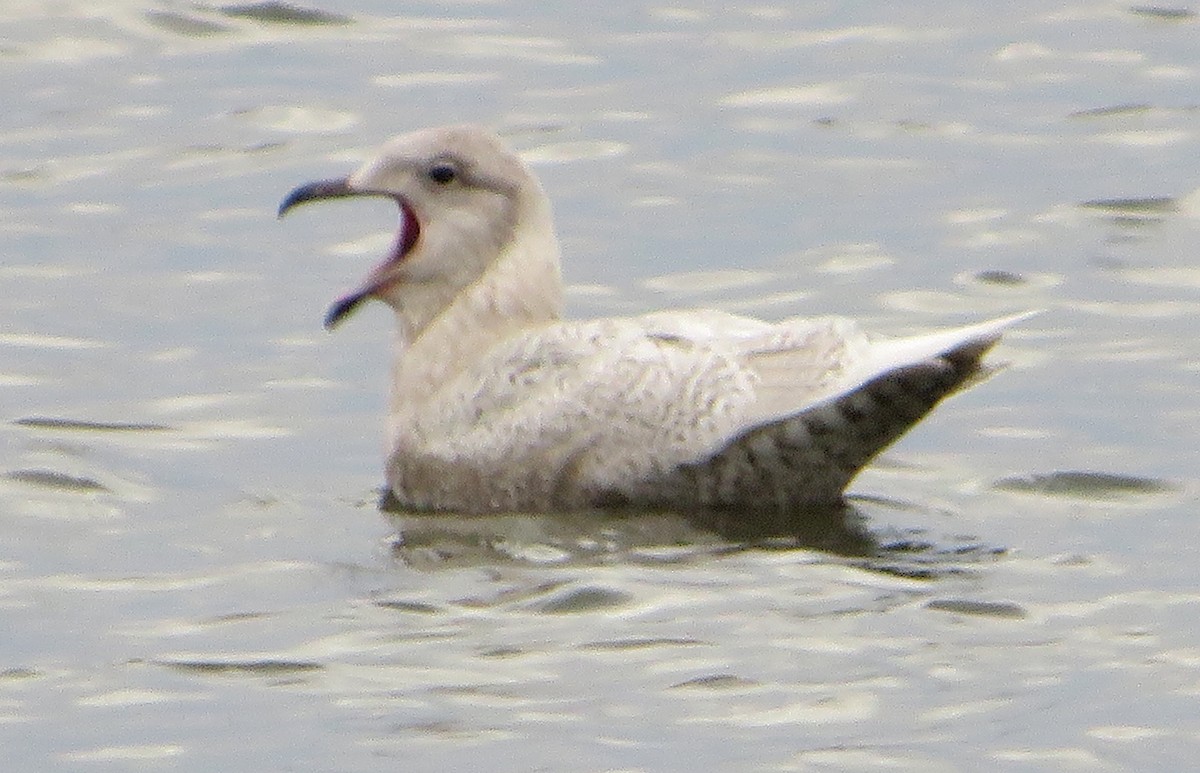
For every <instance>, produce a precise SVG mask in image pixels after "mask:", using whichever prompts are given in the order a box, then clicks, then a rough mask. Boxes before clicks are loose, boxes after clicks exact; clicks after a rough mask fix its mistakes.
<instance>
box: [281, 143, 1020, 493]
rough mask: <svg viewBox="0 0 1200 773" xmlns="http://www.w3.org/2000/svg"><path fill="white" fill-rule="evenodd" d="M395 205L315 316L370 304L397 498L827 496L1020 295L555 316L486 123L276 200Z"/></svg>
mask: <svg viewBox="0 0 1200 773" xmlns="http://www.w3.org/2000/svg"><path fill="white" fill-rule="evenodd" d="M349 197H382V198H385V199H391V200H392V201H394V202H395V203H396V205H397V209H398V213H399V215H398V220H399V222H398V226H397V230H396V236H395V239H394V241H393V242H392V245H391V248H390V249H389V250H388V252H387V253H386V255H385V256H384V258H383V260H382V261H381V262H380V263H379V264H378V265H376V266H375V267H374V268H373V269H372V270H371V271H370V272H369V273H368V274H367V276H366V278H365V280H364V281H363V282H362V283H361V284H360V285H359V286H358V287H357V289H355V290H353V291H352V292H350V293H348V294H347V295H345V296H344V297H342V298H341V299H340V300H338V301H336V302H335V303H334V304H333V305H332V306H331V307H330V309H329V312H328V314H327V316H326V318H325V325H326V327H327V328H329V329H332V328H334V327H335V326H337V325H338V324H340V323H342V322H343V321H345V320H346V319H347V318H348V317H349V316H350V315H351V314H352V313H353V312H354V311H355V310H356V309H358V308H359V307H360V306H361V305H362V304H363V303H364V302H365V301H368V300H372V299H374V300H379V301H382V302H383V303H385V304H386V305H388V306H390V307H391V309H392V310H393V311H394V313H395V318H396V340H397V345H396V352H395V360H394V365H393V369H392V374H391V375H392V378H391V395H390V400H389V407H388V410H387V420H386V436H387V437H386V442H387V448H388V449H389V451H388V456H387V462H386V477H387V485H388V488H389V489H390V493H391V495H392V496H393V497H394V499H395V503H396V504H397V505H399V506H400V507H401V508H404V509H409V510H414V511H446V512H456V513H501V512H518V513H519V512H530V513H533V512H553V511H580V510H591V509H598V510H606V509H611V508H645V509H655V510H676V511H715V510H745V511H747V512H754V511H775V512H779V511H789V510H797V511H799V510H803V509H807V508H821V507H827V506H837V505H838V504H839V503H842V502H844V496H845V489H846V487H847V485H848V484H849V483H850V481H851V480H852V479H853V478H854V477H855V475H856V474H857V473H858V472H859V471H860V470H862V469H863V468H864V467H865V466H866V465H867V464H868V463H869V462H870V461H871V460H872V459H874V458H875V457H876V456H877V455H878V454H879V453H880V452H881V451H882V450H883V449H885V448H887V447H888V446H889V445H891V444H892V443H893V442H894V441H895V440H897V439H898V438H899V437H900V436H901V435H903V434H904V433H905V432H906V431H907V430H908V429H909V428H911V427H912V426H913V425H914V424H915V423H917V422H918V421H919V420H920V419H921V418H923V417H924V416H925V415H926V414H927V413H928V412H929V411H930V410H931V409H932V408H933V407H934V406H935V405H936V404H937V403H939V402H940V401H941V400H942V399H943V398H945V397H946V396H948V395H950V394H952V393H954V392H956V391H958V390H960V389H963V388H965V387H966V386H968V385H970V384H972V383H974V382H975V381H978V380H981V378H982V376H983V375H984V374H986V373H987V372H988V371H989V368H988V367H987V366H985V365H984V363H983V358H984V355H985V354H986V353H987V352H988V350H989V349H991V348H992V346H993V345H994V344H995V343H996V342H997V340H998V339H999V338H1000V336H1001V333H1002V332H1003V331H1004V330H1005V329H1006V328H1008V327H1009V326H1011V325H1014V324H1016V323H1018V322H1021V321H1023V320H1025V319H1026V318H1028V317H1029V316H1031V314H1032V313H1036V312H1029V313H1023V314H1015V315H1012V316H1008V317H1005V318H1000V319H993V320H990V321H985V322H980V323H976V324H971V325H967V326H963V327H958V328H953V329H943V330H940V331H935V332H931V333H926V334H922V335H917V336H913V337H904V338H886V337H879V336H872V335H868V334H867V333H865V332H864V331H862V330H861V329H860V328H859V327H858V326H857V325H856V324H855V323H854V322H852V321H850V320H848V319H845V318H842V317H836V316H833V317H815V318H807V319H806V318H795V319H786V320H783V321H778V322H766V321H761V320H757V319H752V318H748V317H743V316H737V315H734V314H731V313H727V312H722V311H716V310H706V309H678V310H664V311H656V312H651V313H647V314H643V315H640V316H626V317H617V316H615V317H605V318H598V319H586V320H572V319H564V318H563V296H564V286H563V279H562V275H561V269H560V251H559V243H558V238H557V236H556V234H555V228H554V223H553V219H552V213H551V205H550V201H549V199H548V197H547V195H546V193H545V192H544V190H543V188H542V186H541V184H540V183H539V181H538V179H537V178H536V176H535V175H534V173H533V172H532V171H531V170H530V168H529V167H528V166H527V165H526V164H525V163H524V162H523V161H522V159H521V158H520V156H519V155H518V154H517V153H516V152H514V151H513V150H512V149H510V148H509V147H508V146H507V145H506V144H505V142H504V141H503V140H502V139H501V138H500V137H499V136H498V135H496V134H495V133H493V132H491V131H489V130H487V129H485V128H482V127H478V126H473V125H452V126H444V127H434V128H426V129H420V130H416V131H411V132H409V133H405V134H402V135H400V136H397V137H395V138H393V139H391V140H389V141H387V142H386V143H385V144H384V145H383V146H382V147H381V148H380V150H379V151H378V153H377V154H376V155H375V156H374V157H373V158H371V159H370V160H368V161H366V162H365V163H364V164H363V165H362V166H360V167H359V168H358V169H356V170H355V171H353V172H351V173H350V174H349V175H347V176H344V177H338V178H335V179H325V180H319V181H316V182H311V183H307V184H303V185H300V186H298V187H296V188H295V189H294V190H292V191H291V193H289V194H288V195H287V196H286V198H285V199H284V200H283V202H282V204H281V205H280V207H279V217H281V218H282V217H283V216H284V215H285V214H287V213H289V212H291V211H292V210H293V209H294V208H295V207H298V206H300V205H304V204H310V203H313V202H318V201H327V200H331V199H342V198H349Z"/></svg>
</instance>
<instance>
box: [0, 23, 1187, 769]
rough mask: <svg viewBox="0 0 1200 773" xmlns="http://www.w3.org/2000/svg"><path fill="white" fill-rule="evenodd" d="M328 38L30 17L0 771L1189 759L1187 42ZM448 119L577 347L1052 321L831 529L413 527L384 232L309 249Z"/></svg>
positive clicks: (1109, 35)
mask: <svg viewBox="0 0 1200 773" xmlns="http://www.w3.org/2000/svg"><path fill="white" fill-rule="evenodd" d="M297 8H299V7H284V6H278V5H275V6H272V5H262V4H260V5H254V4H244V5H220V4H217V5H209V4H196V3H191V2H179V3H146V2H123V1H120V0H117V1H114V2H101V3H96V2H75V1H73V0H63V1H62V2H57V3H52V4H46V3H40V2H39V3H20V2H10V3H8V4H6V6H5V8H4V9H3V10H2V11H0V30H2V33H0V41H3V42H2V43H0V84H3V85H0V94H3V105H4V107H5V109H4V110H3V111H0V244H2V245H3V259H2V261H0V288H3V291H2V292H0V358H2V359H0V409H2V410H0V419H3V424H0V444H2V445H0V449H2V453H3V457H2V458H0V531H2V533H3V537H2V541H0V749H2V750H3V752H2V753H0V755H2V757H3V759H4V764H3V767H4V769H5V770H12V771H125V770H178V771H218V770H219V771H226V772H231V771H248V772H249V771H254V772H255V773H258V772H259V771H269V770H270V771H274V770H279V771H289V770H291V771H381V770H486V771H528V770H546V771H603V770H621V771H634V770H638V771H694V770H803V771H809V770H813V771H816V770H820V771H825V770H847V771H863V770H912V771H939V770H979V769H991V770H1019V771H1026V770H1103V771H1113V770H1179V769H1182V768H1186V767H1189V766H1194V764H1195V762H1194V760H1195V759H1196V756H1197V754H1200V645H1198V644H1197V642H1198V641H1200V623H1198V622H1197V620H1198V618H1200V577H1198V570H1197V568H1196V567H1197V565H1198V564H1200V561H1198V559H1200V555H1198V549H1197V539H1196V533H1197V528H1196V515H1197V512H1196V510H1197V508H1196V500H1197V491H1198V490H1200V485H1198V482H1197V481H1198V478H1197V472H1196V470H1197V462H1200V454H1198V453H1197V445H1198V444H1197V429H1196V427H1197V423H1198V422H1200V410H1198V408H1197V398H1196V395H1197V391H1198V389H1200V344H1198V343H1197V329H1198V328H1197V322H1198V320H1200V262H1198V261H1197V259H1196V257H1195V250H1196V247H1195V245H1196V244H1197V241H1198V238H1197V237H1200V220H1198V218H1200V133H1198V132H1200V102H1198V101H1197V96H1196V95H1197V94H1198V93H1200V89H1198V86H1200V83H1198V81H1200V64H1198V62H1200V44H1198V43H1197V39H1198V38H1197V33H1198V32H1200V20H1198V19H1197V16H1196V14H1195V13H1194V12H1193V11H1192V10H1190V7H1189V6H1185V5H1183V4H1180V5H1178V6H1176V5H1170V6H1162V7H1150V6H1145V7H1132V6H1126V5H1122V4H1107V3H1081V4H1074V5H1055V6H1054V7H1050V8H1047V7H1046V4H1045V3H1027V2H1021V3H1007V4H1003V5H1002V6H1001V5H998V4H992V3H966V4H964V3H930V2H925V3H905V4H894V3H876V4H867V3H862V4H859V3H853V4H845V3H843V4H825V3H809V4H779V5H755V6H747V7H745V8H741V9H739V8H729V7H728V6H727V4H720V3H694V4H690V5H683V4H680V5H658V4H645V5H640V4H636V3H621V2H613V3H597V4H586V5H584V4H581V5H580V6H579V7H577V8H572V9H570V10H562V9H559V8H557V7H554V9H553V10H550V8H552V7H551V6H546V7H545V8H543V9H538V8H536V7H534V4H517V3H511V4H505V3H501V2H448V3H445V4H441V5H439V4H436V3H420V4H405V5H403V6H400V5H398V4H394V3H385V2H372V1H371V0H361V1H360V2H344V3H332V2H330V3H328V4H327V5H324V6H321V7H320V8H319V9H317V8H316V7H315V6H305V10H306V12H305V13H300V12H298V11H297ZM460 121H473V122H478V123H483V124H486V125H489V126H492V127H494V128H496V129H498V130H499V131H501V132H502V133H503V134H504V135H505V136H506V137H507V138H508V139H509V141H510V142H511V143H512V144H513V145H515V146H516V147H518V148H519V149H521V150H522V151H523V152H524V153H525V154H526V155H527V158H529V159H530V161H531V163H533V164H534V166H535V169H536V171H537V172H538V174H539V175H540V176H541V177H542V179H543V181H544V183H545V186H546V188H547V190H548V192H549V193H550V195H551V197H552V198H553V200H554V201H555V204H556V211H557V219H558V223H559V229H560V233H561V236H562V239H563V245H564V252H565V255H566V265H565V274H566V277H567V279H568V281H569V283H570V284H571V291H570V307H571V309H570V310H571V314H572V315H573V316H581V317H586V316H597V315H602V314H615V313H632V312H636V311H640V310H647V309H653V308H659V307H663V306H691V305H708V306H720V307H722V308H728V309H731V310H735V311H739V312H744V313H748V314H754V315H758V316H763V317H768V318H782V317H784V316H790V315H797V314H826V313H838V314H844V315H847V316H851V317H855V318H859V319H861V320H862V321H863V322H864V324H865V325H867V326H868V327H871V328H873V329H877V330H884V331H893V332H907V331H911V330H919V329H926V328H929V327H934V326H937V325H940V324H952V323H959V322H965V321H968V320H972V319H978V318H981V317H984V316H990V315H998V314H1002V313H1009V312H1015V311H1021V310H1026V309H1030V308H1040V309H1044V310H1046V311H1045V313H1044V314H1043V315H1041V316H1040V317H1038V318H1036V319H1035V320H1032V321H1031V322H1029V323H1026V324H1025V325H1023V326H1022V327H1021V329H1019V330H1018V331H1016V332H1014V334H1013V335H1011V336H1010V337H1009V338H1007V339H1006V342H1005V344H1004V345H1003V346H1002V347H1000V349H998V350H997V358H998V359H1001V360H1005V361H1007V362H1008V363H1009V367H1008V368H1007V369H1006V370H1004V371H1003V372H1001V373H1000V374H998V375H997V376H996V377H995V378H993V379H992V380H991V381H989V382H987V383H986V384H983V385H981V386H979V387H978V388H976V389H974V390H973V391H971V392H970V393H967V394H964V395H961V396H959V397H956V398H955V399H953V400H951V401H949V402H948V403H946V404H945V405H944V406H942V407H941V408H940V409H939V410H938V411H937V412H936V413H935V415H934V416H932V417H931V418H930V419H929V420H927V421H926V422H925V423H923V424H922V425H921V426H920V427H919V428H918V429H917V430H916V431H914V432H913V433H912V434H911V435H909V436H908V437H906V438H905V439H904V440H903V441H902V442H901V443H900V444H898V445H897V446H895V447H894V448H893V449H891V450H890V451H889V452H888V453H887V454H885V456H884V457H883V458H882V459H881V460H879V462H878V463H877V464H876V465H875V466H874V467H873V468H871V469H870V470H868V471H867V472H866V473H864V474H863V475H862V476H861V477H860V478H858V479H857V480H856V481H855V483H854V484H853V486H852V492H853V496H852V497H851V498H850V499H849V501H848V504H847V508H846V510H845V511H844V512H839V513H830V514H824V515H823V516H821V517H819V518H818V517H811V518H806V517H802V516H799V517H792V518H784V519H779V520H777V521H776V522H773V523H746V522H738V521H736V520H734V521H733V522H724V523H718V522H713V521H708V522H704V521H699V520H695V519H693V520H689V519H686V518H683V517H681V516H677V515H672V514H669V513H663V514H649V515H644V516H641V517H628V516H621V515H613V516H609V517H599V516H591V517H586V516H553V517H551V516H546V517H537V518H534V517H520V516H504V517H493V518H476V519H466V518H455V517H450V516H439V517H429V516H424V517H423V516H419V515H413V514H402V513H388V512H383V511H381V510H380V509H379V485H380V483H381V479H382V476H381V467H382V448H381V432H380V426H379V422H380V415H381V413H382V410H383V400H384V398H383V390H384V385H385V383H386V369H387V356H386V355H387V351H388V345H389V334H390V332H391V331H390V320H389V319H388V314H387V313H386V311H385V310H383V309H382V308H370V309H367V310H365V311H363V312H360V314H358V315H356V317H355V318H354V319H353V320H351V322H350V323H348V324H346V325H344V326H343V327H342V328H341V329H339V331H338V332H337V334H336V335H329V334H327V333H325V332H324V331H323V330H322V329H321V318H322V315H323V313H324V309H325V307H326V305H327V304H328V303H329V302H330V301H331V300H333V299H334V298H336V297H338V296H339V295H340V294H341V293H342V292H344V291H346V290H348V289H350V288H351V287H352V286H354V285H355V284H356V283H357V281H358V279H359V278H360V277H361V276H362V275H363V273H364V272H365V271H366V269H367V267H368V266H370V265H371V264H373V263H374V262H375V261H376V260H377V259H378V256H379V255H380V254H381V250H382V248H383V245H384V244H385V242H386V239H387V238H388V233H387V232H388V231H389V230H390V229H391V228H392V227H393V225H394V212H393V211H392V208H391V207H389V206H388V205H386V204H381V203H378V202H376V203H374V204H372V203H367V202H362V203H359V204H357V205H338V207H337V208H336V210H326V209H324V208H321V209H319V210H318V209H314V210H312V211H311V213H309V212H308V211H306V212H305V214H304V216H303V217H300V216H297V217H295V218H289V219H288V220H287V221H286V222H284V223H278V222H276V221H275V218H274V208H275V206H276V204H277V203H278V201H279V200H280V198H281V197H282V196H283V194H285V193H286V192H287V191H288V190H290V189H291V188H292V187H293V186H295V185H296V184H298V183H301V182H305V181H308V180H312V179H317V178H321V177H327V176H331V175H334V174H340V173H344V172H346V171H348V170H349V169H351V168H352V167H353V166H354V165H356V164H357V163H358V162H359V161H361V160H362V159H363V158H364V157H365V156H366V155H367V154H368V153H369V152H370V149H371V148H372V147H373V146H375V145H376V144H378V143H379V142H381V141H382V140H384V139H386V138H387V137H388V136H390V135H392V134H395V133H399V132H401V131H404V130H408V129H412V128H417V127H421V126H428V125H435V124H440V123H446V122H460Z"/></svg>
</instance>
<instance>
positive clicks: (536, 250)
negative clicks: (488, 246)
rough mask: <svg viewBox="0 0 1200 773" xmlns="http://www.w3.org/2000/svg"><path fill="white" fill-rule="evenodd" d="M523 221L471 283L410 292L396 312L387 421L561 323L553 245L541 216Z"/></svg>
mask: <svg viewBox="0 0 1200 773" xmlns="http://www.w3.org/2000/svg"><path fill="white" fill-rule="evenodd" d="M538 214H541V213H538ZM523 222H524V223H525V224H526V225H524V227H518V229H517V230H516V231H515V232H514V234H513V238H512V239H511V240H510V241H509V242H508V244H507V245H506V246H505V247H503V248H502V249H501V252H500V255H499V256H498V257H497V258H496V259H495V260H494V261H493V262H492V263H491V264H490V265H489V267H488V268H487V270H486V271H484V272H483V274H482V275H480V276H479V278H478V279H477V280H475V281H474V282H473V283H471V284H469V285H467V286H466V287H463V288H455V287H452V286H442V287H436V288H435V287H428V288H426V289H420V290H416V294H415V295H412V296H410V297H408V298H407V299H406V302H405V303H404V304H403V305H402V306H397V307H396V315H397V321H398V323H399V329H398V346H397V352H396V362H395V366H394V371H393V381H392V384H393V390H392V405H391V413H392V414H393V416H395V415H397V414H399V413H403V412H405V411H407V410H411V409H413V408H416V407H418V406H420V405H421V404H422V403H423V402H425V401H427V400H429V399H431V398H432V397H434V396H435V395H436V394H437V392H438V391H439V390H440V389H441V388H442V387H443V386H444V385H446V384H447V383H448V382H450V381H451V380H452V379H453V378H454V377H455V376H457V375H458V374H460V373H461V372H462V371H463V370H465V369H466V368H467V367H469V366H470V365H471V364H473V363H475V362H478V361H479V359H480V358H481V357H483V356H484V355H485V353H486V352H487V351H488V350H489V349H491V348H492V347H493V346H495V345H496V344H498V343H500V342H501V341H502V340H504V339H506V338H508V337H510V336H513V335H515V334H517V333H519V332H521V331H523V330H527V329H530V328H534V327H538V326H541V325H544V324H547V323H549V322H553V321H555V320H557V319H559V318H561V316H562V305H563V288H562V277H561V274H560V270H559V250H558V241H557V239H556V238H555V236H554V231H553V227H552V226H551V225H550V221H549V215H548V213H546V214H545V216H544V217H535V218H530V219H527V220H525V221H523ZM414 289H416V288H410V290H414Z"/></svg>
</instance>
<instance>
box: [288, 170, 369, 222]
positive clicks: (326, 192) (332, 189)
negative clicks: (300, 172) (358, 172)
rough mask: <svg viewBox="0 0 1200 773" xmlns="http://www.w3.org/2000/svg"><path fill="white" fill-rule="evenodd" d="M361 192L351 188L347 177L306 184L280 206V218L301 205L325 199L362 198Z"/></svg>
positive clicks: (290, 194)
mask: <svg viewBox="0 0 1200 773" xmlns="http://www.w3.org/2000/svg"><path fill="white" fill-rule="evenodd" d="M361 195H363V194H362V192H361V191H357V190H355V189H353V188H351V187H350V181H349V180H347V179H346V178H345V177H341V178H338V179H336V180H318V181H316V182H312V183H306V184H304V185H301V186H300V187H298V188H296V189H295V190H293V191H292V192H291V193H289V194H288V195H287V198H285V199H284V200H283V203H282V204H280V205H279V217H283V216H284V215H286V214H287V213H288V212H289V211H291V210H292V209H293V208H294V207H298V206H300V205H301V204H307V203H308V202H310V201H322V200H324V199H341V198H345V197H346V196H361Z"/></svg>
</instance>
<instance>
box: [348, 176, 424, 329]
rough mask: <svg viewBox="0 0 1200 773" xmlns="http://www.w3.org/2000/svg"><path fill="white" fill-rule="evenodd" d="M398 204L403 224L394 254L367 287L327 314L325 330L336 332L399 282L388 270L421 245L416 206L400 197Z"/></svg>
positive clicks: (398, 231)
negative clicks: (364, 304) (416, 246)
mask: <svg viewBox="0 0 1200 773" xmlns="http://www.w3.org/2000/svg"><path fill="white" fill-rule="evenodd" d="M396 203H397V204H399V205H400V225H399V228H398V230H397V231H396V241H395V244H393V245H392V250H391V252H390V253H388V256H387V257H386V258H385V259H384V260H383V262H382V263H380V264H379V266H378V267H377V268H376V269H375V270H374V271H372V272H371V278H370V279H368V281H367V283H366V285H365V286H363V287H362V288H360V289H359V290H358V291H356V292H353V293H351V294H349V295H347V296H346V297H344V298H342V299H341V300H339V301H338V302H337V303H335V304H333V306H332V307H330V309H329V313H328V314H326V315H325V327H326V328H327V329H330V330H332V329H333V328H334V327H336V326H337V325H338V323H340V322H341V321H342V320H343V319H345V318H346V317H348V316H350V315H351V314H352V313H353V312H354V310H355V309H357V308H358V307H359V306H360V305H361V304H362V302H363V301H365V300H367V299H368V298H370V297H378V296H379V294H380V293H382V292H383V291H385V290H386V289H387V288H388V286H389V285H391V284H392V282H396V281H399V280H398V279H397V278H395V277H392V278H389V277H388V269H389V268H391V267H392V266H393V265H395V264H397V263H399V262H400V261H402V260H404V258H405V257H406V256H407V255H408V253H409V252H411V251H412V249H413V247H414V246H415V245H416V243H417V239H418V238H420V236H421V224H420V221H418V220H417V214H416V213H415V212H413V209H412V207H410V206H409V204H408V202H407V201H405V200H404V199H401V198H397V199H396Z"/></svg>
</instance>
